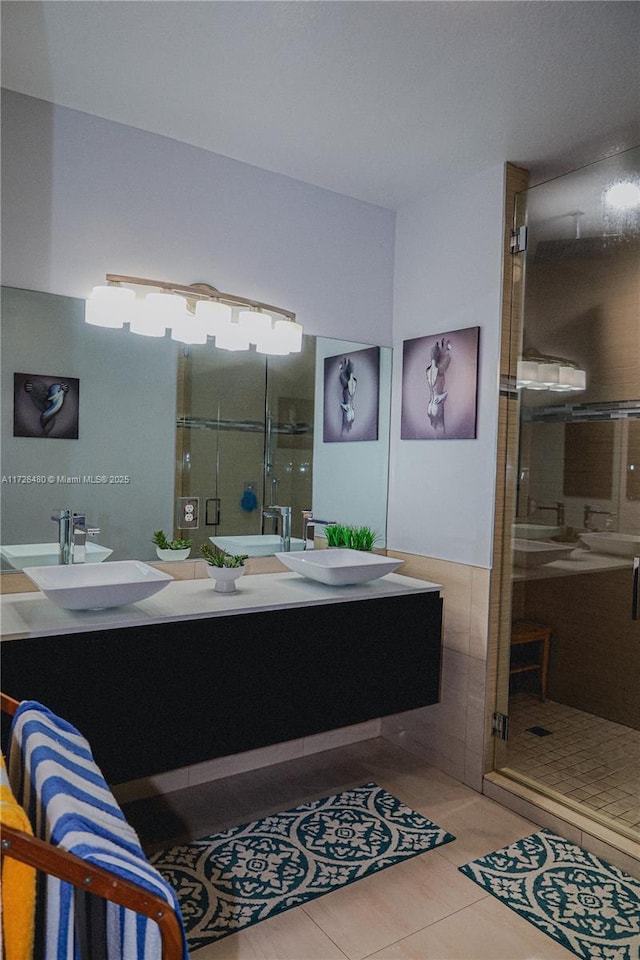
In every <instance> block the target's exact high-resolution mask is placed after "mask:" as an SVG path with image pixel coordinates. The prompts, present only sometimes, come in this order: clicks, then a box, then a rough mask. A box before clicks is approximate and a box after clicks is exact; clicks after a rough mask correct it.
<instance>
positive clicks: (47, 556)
mask: <svg viewBox="0 0 640 960" xmlns="http://www.w3.org/2000/svg"><path fill="white" fill-rule="evenodd" d="M112 553H113V550H109V549H108V547H102V546H100V544H99V543H94V541H93V540H91V541H87V543H86V545H85V563H102V561H103V560H106V559H107V557H110V556H111V554H112ZM0 554H2V556H3V558H4V559H5V560H6V561H7V563H10V564H11V566H12V567H13V568H14V570H24V568H25V567H44V566H50V565H54V564H55V565H57V564H58V561H59V556H60V548H59V546H58V542H57V541H55V542H54V543H12V544H6V545H4V546H1V547H0Z"/></svg>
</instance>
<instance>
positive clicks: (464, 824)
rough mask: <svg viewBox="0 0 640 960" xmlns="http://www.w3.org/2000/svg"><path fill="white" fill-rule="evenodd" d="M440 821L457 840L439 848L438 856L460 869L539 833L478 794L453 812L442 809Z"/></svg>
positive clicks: (535, 828) (518, 817)
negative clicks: (476, 859)
mask: <svg viewBox="0 0 640 960" xmlns="http://www.w3.org/2000/svg"><path fill="white" fill-rule="evenodd" d="M441 819H444V820H446V829H447V830H448V831H449V832H450V833H452V834H453V835H454V836H455V837H456V840H455V841H454V842H453V843H448V844H447V845H446V846H445V847H440V849H439V853H440V854H441V856H443V857H446V859H447V860H450V861H451V863H454V864H455V865H456V866H459V867H461V866H462V864H464V863H467V862H468V861H469V860H475V858H476V857H481V856H484V854H486V853H491V852H492V851H494V850H498V849H500V848H501V847H504V846H506V845H507V844H509V843H513V842H514V840H520V839H521V838H522V837H527V836H529V834H530V833H535V831H536V830H538V829H539V828H538V827H537V826H536V824H534V823H532V822H531V821H530V820H525V818H524V817H521V816H519V815H518V814H517V813H512V811H511V810H505V808H504V807H502V806H500V804H499V803H496V802H495V801H494V800H489V798H488V797H482V796H478V795H477V794H476V795H475V796H474V797H472V798H471V799H470V800H468V801H467V802H466V803H465V804H463V805H461V806H458V807H456V808H455V809H446V808H445V809H443V811H442V816H441ZM436 822H439V821H437V820H436ZM439 825H440V826H444V824H442V823H440V824H439Z"/></svg>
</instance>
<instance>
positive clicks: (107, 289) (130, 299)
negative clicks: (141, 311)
mask: <svg viewBox="0 0 640 960" xmlns="http://www.w3.org/2000/svg"><path fill="white" fill-rule="evenodd" d="M135 300H136V295H135V293H134V292H133V290H130V289H129V288H128V287H114V286H99V287H94V288H93V290H92V292H91V296H90V297H89V298H88V299H87V301H86V304H85V314H84V319H85V322H86V323H89V324H91V326H93V327H109V328H110V329H112V330H118V329H120V328H121V327H122V325H123V324H124V323H126V322H127V321H129V320H130V319H131V316H132V312H133V310H134V307H135Z"/></svg>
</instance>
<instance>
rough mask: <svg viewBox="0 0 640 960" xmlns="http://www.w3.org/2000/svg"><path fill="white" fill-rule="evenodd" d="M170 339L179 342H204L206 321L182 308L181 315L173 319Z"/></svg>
mask: <svg viewBox="0 0 640 960" xmlns="http://www.w3.org/2000/svg"><path fill="white" fill-rule="evenodd" d="M171 339H172V340H177V341H179V342H180V343H206V342H207V326H206V323H205V321H204V320H203V319H202V317H198V316H194V315H193V314H192V313H189V312H188V311H187V310H184V311H183V313H182V316H181V317H180V318H179V319H176V320H174V321H173V326H172V328H171Z"/></svg>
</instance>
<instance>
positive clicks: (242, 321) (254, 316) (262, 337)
mask: <svg viewBox="0 0 640 960" xmlns="http://www.w3.org/2000/svg"><path fill="white" fill-rule="evenodd" d="M238 323H239V325H240V329H241V330H242V331H243V333H245V334H246V336H247V337H248V338H249V343H255V344H256V345H257V344H262V343H267V344H268V343H269V340H270V339H271V333H272V331H273V324H272V322H271V316H270V315H269V314H268V313H259V312H258V311H257V310H241V311H240V313H239V314H238Z"/></svg>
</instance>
